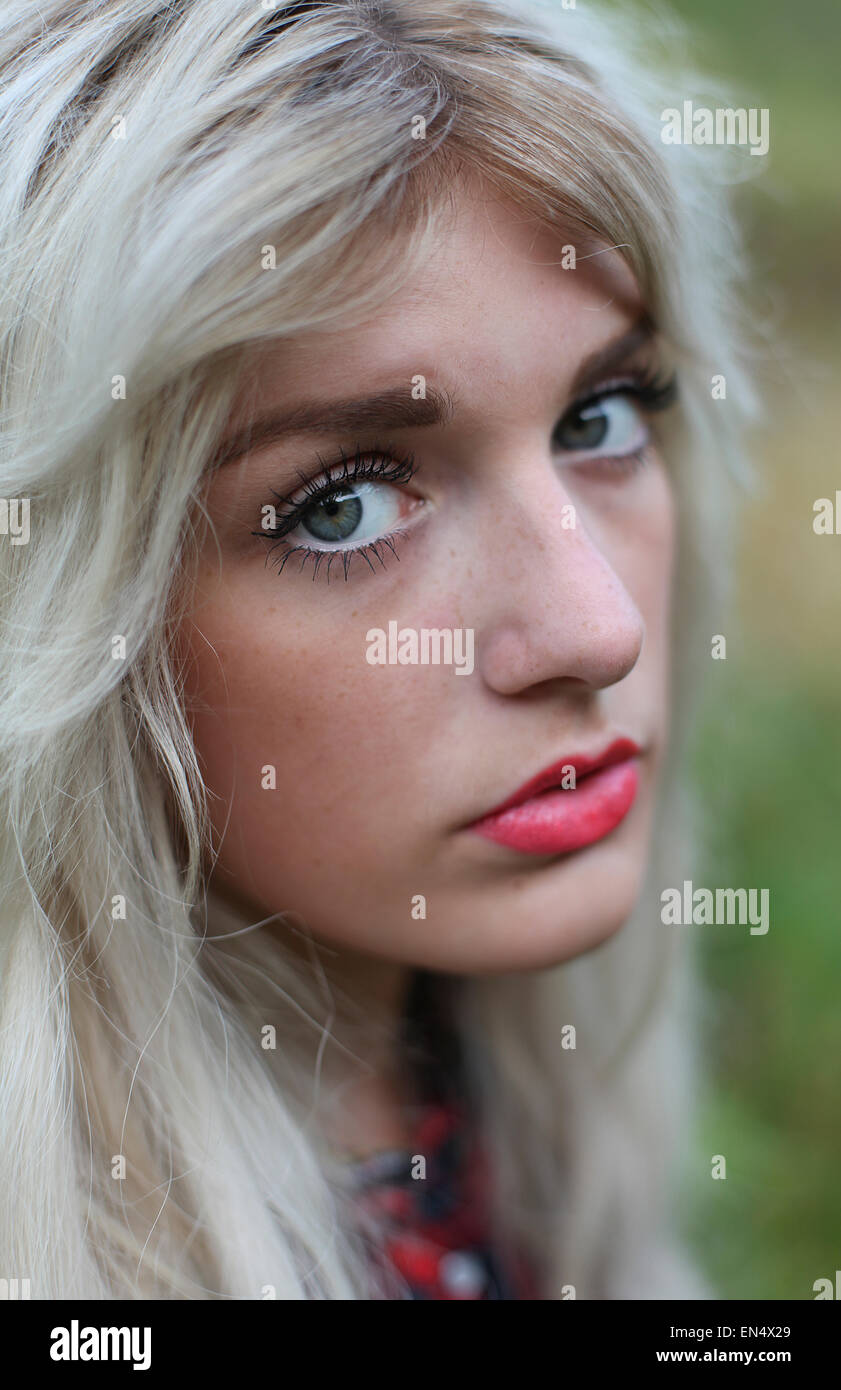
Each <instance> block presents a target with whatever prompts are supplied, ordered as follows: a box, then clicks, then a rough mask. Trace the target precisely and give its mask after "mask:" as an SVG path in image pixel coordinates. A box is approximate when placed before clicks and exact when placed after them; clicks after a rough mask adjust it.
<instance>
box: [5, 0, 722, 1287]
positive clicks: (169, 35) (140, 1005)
mask: <svg viewBox="0 0 841 1390" xmlns="http://www.w3.org/2000/svg"><path fill="white" fill-rule="evenodd" d="M587 9H588V10H589V7H587ZM631 32H635V31H630V30H629V31H628V32H624V31H619V30H617V27H616V25H615V24H611V25H606V24H605V23H604V22H603V21H597V20H595V19H594V18H593V17H592V16H591V15H590V14H589V13H588V14H586V15H585V14H584V13H583V12H579V11H578V10H577V9H576V8H566V7H565V6H564V5H562V4H560V3H554V4H546V5H543V6H541V5H535V4H532V5H529V6H527V5H526V4H524V3H520V0H516V3H514V0H468V3H464V2H463V0H311V3H290V4H287V3H283V0H277V3H274V4H266V3H263V4H262V5H261V4H258V3H257V0H168V3H163V0H95V3H92V4H90V5H87V6H84V7H81V6H79V5H78V4H76V3H75V0H74V2H73V3H70V0H40V3H39V4H38V5H37V6H33V5H31V4H29V3H24V2H23V0H7V3H6V4H5V5H4V8H3V16H2V19H0V64H2V79H3V80H2V92H3V94H2V99H1V100H2V107H0V159H1V160H2V179H0V207H1V208H2V212H0V234H1V235H2V248H1V249H0V266H2V277H3V293H2V304H3V308H2V374H1V375H0V381H2V438H3V453H2V474H0V493H2V496H3V498H4V500H5V502H6V515H7V517H8V518H9V520H10V521H11V519H12V518H14V517H17V518H22V517H23V516H24V514H25V515H26V516H27V517H28V526H29V533H28V538H27V539H26V540H24V534H23V527H22V525H21V526H19V527H18V528H17V534H13V531H14V528H13V527H12V526H11V525H10V526H9V527H8V528H7V533H6V534H5V535H0V556H2V565H3V575H4V578H3V585H2V605H3V610H2V625H0V631H2V643H3V660H2V670H0V682H2V684H0V701H1V702H2V703H1V707H0V740H2V762H0V778H2V804H3V808H4V818H5V819H4V824H3V830H2V863H1V867H0V877H1V878H2V885H3V900H2V919H1V920H0V927H1V928H2V936H0V941H2V961H1V962H0V963H1V964H2V995H0V1002H1V1004H2V1019H0V1023H1V1025H2V1032H1V1034H0V1035H1V1036H2V1052H1V1053H0V1057H1V1058H2V1125H3V1136H2V1143H0V1203H2V1219H0V1255H1V1256H2V1258H0V1272H2V1273H4V1274H6V1273H7V1272H8V1273H9V1274H12V1275H16V1276H18V1277H21V1278H29V1279H30V1288H31V1293H32V1297H34V1298H71V1297H93V1298H108V1299H110V1298H188V1299H204V1298H228V1299H230V1298H234V1299H260V1298H270V1297H277V1298H284V1299H309V1298H317V1299H354V1298H363V1299H367V1298H383V1297H385V1298H410V1297H414V1298H432V1299H459V1298H465V1299H486V1298H506V1299H510V1298H540V1299H560V1298H571V1297H577V1298H608V1299H619V1298H638V1297H643V1298H659V1297H688V1296H691V1295H694V1294H695V1293H696V1292H697V1291H699V1290H700V1289H702V1288H703V1285H702V1283H701V1281H700V1279H699V1278H698V1277H697V1276H696V1274H695V1273H694V1272H693V1271H692V1269H691V1267H690V1265H689V1263H688V1262H687V1261H686V1260H685V1259H684V1257H683V1256H682V1255H681V1254H680V1253H679V1252H678V1242H677V1241H676V1239H675V1235H674V1218H675V1212H674V1202H673V1197H674V1191H675V1182H676V1175H677V1172H678V1168H677V1160H678V1158H679V1156H680V1153H679V1150H677V1149H676V1147H675V1141H676V1140H677V1139H678V1138H680V1137H681V1135H683V1134H685V1133H686V1129H685V1123H686V1122H685V1115H684V1113H683V1110H682V1102H683V1100H684V1099H685V1096H686V1092H687V1089H688V1081H687V1076H688V1072H687V1061H686V1058H687V1055H688V1052H687V1048H686V1047H685V1041H684V1034H685V1030H686V1027H687V1018H686V1011H685V1004H686V999H687V994H686V990H685V976H686V972H685V971H684V970H683V969H682V967H681V960H682V955H683V946H682V942H681V939H680V935H679V933H678V932H677V931H676V930H675V928H673V927H667V926H664V925H663V923H662V922H661V920H660V909H659V895H660V892H661V891H662V889H663V888H664V887H666V886H668V885H671V884H674V883H680V882H681V880H682V878H683V876H684V867H685V861H684V846H685V844H686V841H687V831H686V818H685V816H683V814H682V810H681V806H682V797H681V795H680V789H679V786H678V784H677V779H676V777H675V775H674V771H673V767H674V765H675V764H676V761H677V750H678V749H679V747H680V742H681V731H682V730H683V728H684V727H685V724H686V713H687V709H688V698H687V697H688V694H689V692H690V690H691V688H692V686H693V684H694V682H695V679H696V675H697V671H698V670H700V669H702V667H703V663H704V662H705V660H707V659H708V654H709V639H710V635H711V634H712V633H714V632H715V631H716V630H717V628H716V627H714V626H713V627H710V626H709V625H706V626H705V625H704V619H703V614H704V612H705V611H706V610H705V607H704V605H705V604H707V605H708V604H709V600H710V596H712V598H713V600H715V594H716V588H715V583H714V582H713V581H717V580H718V579H719V578H720V577H721V574H722V573H723V571H724V568H725V552H726V535H725V534H723V532H724V530H725V527H724V520H725V517H726V516H727V515H728V506H727V496H728V494H727V492H726V491H725V489H726V479H727V475H728V472H729V471H730V469H731V467H732V464H733V462H734V461H735V460H736V459H737V457H738V436H737V430H736V422H737V420H738V416H739V411H740V402H744V400H745V395H746V392H745V387H744V383H743V382H742V381H741V379H740V376H739V367H738V362H737V360H736V357H735V355H734V350H733V348H732V346H731V344H732V342H733V340H734V333H733V324H732V319H733V309H732V305H733V297H732V288H731V280H732V277H733V274H734V269H735V267H736V264H737V260H736V252H735V248H734V244H733V237H732V233H731V231H730V224H729V220H728V217H727V215H726V212H725V211H724V210H723V208H722V205H721V198H720V194H719V191H718V184H719V183H720V179H719V177H718V170H717V167H715V166H714V162H713V161H712V160H711V159H710V158H709V156H710V154H711V152H710V151H706V150H704V149H701V150H700V151H696V150H695V149H693V148H692V147H691V146H671V145H667V144H665V143H663V141H662V140H661V139H660V134H659V132H660V119H659V117H660V111H661V110H662V108H664V107H668V106H669V105H673V104H675V103H674V102H672V101H670V100H669V93H670V92H671V91H673V90H674V89H675V88H674V83H673V84H672V87H670V88H669V89H667V88H666V86H665V85H663V84H662V83H661V82H660V80H659V79H658V78H656V77H655V76H652V75H651V74H648V75H646V70H645V68H644V67H643V66H642V64H641V62H640V59H639V54H638V51H637V49H636V47H635V45H636V44H637V43H639V44H641V45H642V44H643V43H644V39H642V38H640V39H637V38H635V39H634V40H633V42H632V41H631V38H630V37H629V35H630V33H631ZM677 90H678V92H679V94H682V89H681V88H680V86H679V84H678V86H677ZM699 156H700V158H699ZM712 175H714V177H711V176H712ZM714 375H725V376H726V379H727V384H728V391H727V403H726V405H723V404H722V403H721V402H718V401H716V400H714V399H713V394H712V392H711V380H712V377H713V376H714ZM712 611H715V610H714V609H713V610H712ZM693 658H694V665H693ZM673 668H674V669H673ZM675 716H676V717H675ZM670 728H671V733H670ZM689 997H690V998H691V996H689ZM693 1161H694V1160H693ZM699 1181H700V1179H699Z"/></svg>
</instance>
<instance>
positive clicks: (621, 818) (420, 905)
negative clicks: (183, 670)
mask: <svg viewBox="0 0 841 1390" xmlns="http://www.w3.org/2000/svg"><path fill="white" fill-rule="evenodd" d="M642 322H643V317H642V304H641V302H640V299H639V296H638V292H637V289H636V287H635V284H634V282H633V278H632V276H631V274H630V272H629V271H628V269H627V267H626V266H625V265H624V263H623V262H622V261H621V259H620V258H619V256H618V255H617V254H616V253H613V252H604V253H602V254H597V255H593V256H590V257H588V258H586V259H585V258H584V257H583V255H581V256H580V258H579V259H578V260H577V265H576V266H575V267H573V266H572V265H571V257H570V254H569V251H568V250H567V251H564V250H563V242H562V240H561V239H560V238H558V237H557V236H552V235H550V233H549V232H547V231H546V230H544V229H542V228H540V227H539V226H538V225H537V224H536V223H534V222H531V221H529V220H528V219H527V218H526V217H525V216H524V214H523V213H521V212H519V211H517V210H515V209H514V208H513V207H510V206H508V205H507V204H506V203H502V202H497V201H495V200H490V199H486V198H484V197H482V196H474V195H473V194H470V195H468V194H467V193H465V194H464V195H463V197H462V199H461V201H460V202H459V203H458V204H457V205H456V216H455V217H454V218H453V221H452V225H451V227H450V229H449V231H448V232H447V233H446V234H445V235H443V236H442V237H441V238H440V239H439V240H438V242H437V243H436V246H435V250H434V253H433V254H432V256H431V259H430V260H429V261H428V263H427V264H426V266H425V267H424V269H423V271H422V272H421V273H419V274H418V275H417V276H416V278H415V279H413V281H412V282H411V283H410V284H408V285H407V286H406V287H405V288H404V289H402V290H401V291H400V292H399V293H398V294H397V295H395V296H394V297H393V298H392V299H391V300H390V301H389V302H388V303H387V305H386V307H385V308H384V309H383V310H382V311H381V312H377V313H376V314H375V315H374V316H372V317H371V318H370V319H368V320H367V321H365V322H360V323H356V324H355V325H353V326H351V327H342V328H337V329H335V331H334V330H333V329H332V328H331V330H330V331H329V332H325V331H322V332H320V333H314V332H313V333H309V334H307V335H304V336H300V337H298V338H296V339H295V341H294V342H290V341H288V342H285V343H281V344H280V345H279V346H273V347H270V348H265V347H264V348H261V349H260V351H259V354H257V353H256V352H255V355H254V357H253V361H252V369H251V370H250V372H249V373H248V375H247V377H246V381H247V390H246V391H245V392H244V393H243V395H242V397H241V398H240V399H239V401H238V403H237V407H236V410H235V412H234V415H233V417H232V419H231V428H230V432H229V436H228V438H229V439H230V442H231V448H230V451H229V453H230V457H229V459H228V461H227V462H226V463H224V465H223V466H222V467H221V468H220V469H219V470H218V471H217V472H216V473H215V475H214V476H213V478H212V481H211V483H210V486H209V490H208V493H207V503H206V505H207V510H208V514H209V517H210V519H211V521H212V523H213V530H214V532H215V534H214V535H208V538H207V541H206V543H205V544H204V547H203V550H202V552H201V554H200V561H199V571H198V577H197V584H196V588H195V594H194V598H193V601H192V607H191V610H190V613H189V617H188V621H187V624H186V626H185V630H184V631H185V636H186V639H187V641H188V644H189V649H190V651H191V654H192V658H193V660H192V663H191V668H190V672H189V678H188V697H189V704H190V708H191V711H192V722H193V727H194V733H195V740H196V744H197V748H198V751H199V755H200V758H201V760H202V763H203V768H204V771H205V775H206V779H207V783H208V786H209V788H210V790H211V792H212V793H213V794H214V796H213V799H212V806H213V819H214V826H215V830H216V835H217V843H218V844H219V846H220V856H219V861H218V865H217V867H216V870H215V874H214V883H215V886H216V888H217V889H219V890H221V891H222V892H223V893H224V894H225V895H226V896H229V897H233V898H234V899H236V900H237V902H238V903H240V904H242V905H243V906H244V907H245V908H246V910H247V911H248V912H249V913H250V914H251V917H252V920H257V919H263V918H266V917H268V916H270V915H271V914H274V913H280V912H290V913H295V914H297V915H298V916H299V917H300V918H301V919H303V922H304V924H305V925H306V928H307V929H308V931H309V932H311V933H312V935H313V936H314V937H315V938H316V939H320V940H322V941H324V942H326V943H329V944H330V945H332V946H333V947H338V948H340V950H341V948H344V949H345V950H346V951H348V952H350V953H361V954H362V956H363V957H364V958H369V957H371V956H373V957H376V958H379V960H380V961H386V962H393V963H402V964H409V965H414V966H425V967H427V968H430V969H439V970H445V971H456V972H466V973H483V972H497V971H510V970H518V969H532V968H538V967H541V966H546V965H550V964H553V963H555V962H559V961H562V960H565V959H567V958H569V957H572V956H575V955H578V954H579V953H581V952H583V951H586V950H588V949H590V948H592V947H594V946H596V945H598V944H599V943H600V942H601V941H603V940H604V939H605V938H607V937H608V936H609V935H610V934H611V933H612V932H615V931H616V930H617V928H618V927H619V926H620V925H621V924H622V922H623V921H624V920H625V919H626V918H627V916H628V914H629V912H630V911H631V908H632V906H633V904H634V900H635V896H636V894H637V892H638V888H639V885H640V879H641V875H642V872H643V869H644V864H645V859H646V854H647V845H648V837H649V830H650V825H651V817H652V805H653V798H654V792H655V776H656V771H657V767H658V763H659V761H660V757H661V753H662V749H663V741H664V735H665V725H666V709H667V649H668V623H669V590H670V576H671V570H672V559H673V522H674V517H673V503H672V496H671V489H670V484H669V480H668V477H667V473H666V470H665V468H664V465H663V463H662V462H661V460H660V458H659V456H658V453H657V449H656V445H654V444H653V443H652V442H651V439H650V419H649V415H648V413H647V408H646V406H645V405H643V404H641V403H640V402H639V401H638V399H637V398H636V397H635V395H634V394H633V393H634V390H635V389H636V388H637V387H638V386H639V384H640V382H643V383H645V382H648V383H649V385H650V381H651V377H652V375H653V373H654V371H655V370H656V365H657V364H656V363H654V362H653V358H652V349H651V344H650V343H649V341H648V340H647V337H646V333H645V329H644V328H642V327H641V324H642ZM594 398H595V399H594ZM585 401H586V402H590V404H588V405H586V406H584V407H583V408H582V405H581V403H582V402H585ZM272 417H274V424H273V425H271V426H269V425H266V422H267V421H269V420H271V419H272ZM281 417H284V418H283V419H281ZM264 425H265V426H266V427H265V428H264ZM249 430H250V432H251V446H250V451H249V452H238V451H239V450H244V449H245V448H247V447H248V446H247V433H248V431H249ZM410 456H411V458H412V459H413V461H414V471H412V469H411V467H410V465H409V464H408V463H407V462H406V460H407V459H408V458H409V457H410ZM343 457H344V460H345V461H344V463H342V459H343ZM322 464H323V465H325V467H322ZM334 464H335V465H336V466H335V467H333V465H334ZM325 468H326V472H325ZM328 479H329V480H330V482H331V484H332V486H333V492H332V494H331V495H326V496H325V495H324V486H325V484H326V482H327V480H328ZM337 479H338V480H339V481H338V485H337V481H336V480H337ZM272 508H274V511H272ZM255 532H256V533H258V534H256V535H255V534H254V533H255ZM424 630H426V632H427V634H429V633H430V632H431V631H432V630H435V633H437V634H438V635H433V636H432V637H430V636H428V635H427V637H426V639H424ZM378 632H379V633H381V634H382V637H380V636H379V635H378ZM450 644H452V646H450ZM435 656H438V657H439V660H438V662H437V663H436V661H435V659H434V658H435ZM635 750H638V751H635ZM271 769H275V770H276V773H275V775H274V777H273V775H272V771H271ZM542 773H545V776H542V777H540V778H539V779H538V780H537V781H535V780H534V779H535V778H536V777H537V775H538V774H542ZM511 802H515V803H517V804H516V805H508V803H511ZM500 808H503V809H500ZM506 808H507V809H506ZM491 812H494V813H495V814H493V815H491V816H490V817H489V813H491Z"/></svg>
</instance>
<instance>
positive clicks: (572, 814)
mask: <svg viewBox="0 0 841 1390" xmlns="http://www.w3.org/2000/svg"><path fill="white" fill-rule="evenodd" d="M638 785H639V772H638V768H637V761H636V759H635V758H628V759H627V760H626V761H625V762H622V763H614V765H613V766H612V767H606V768H603V769H602V770H601V771H598V772H590V773H588V774H587V776H586V777H583V778H582V779H581V780H580V782H579V783H578V786H577V787H568V788H557V789H554V790H552V791H547V792H542V793H541V795H540V796H533V797H531V798H530V799H529V800H528V801H524V802H522V804H521V805H520V806H512V807H510V809H509V810H507V811H500V812H498V813H497V814H496V815H493V816H485V817H484V818H483V819H482V820H480V821H476V823H475V825H473V826H471V829H472V830H475V831H476V833H477V834H478V835H483V836H484V837H485V839H487V840H494V841H495V842H496V843H497V844H498V845H507V846H508V848H509V849H516V850H519V851H520V853H521V854H569V853H570V852H571V851H572V850H576V849H583V848H584V846H585V845H592V844H595V842H596V841H597V840H603V839H604V837H605V836H606V835H609V834H610V832H611V831H612V830H615V829H616V827H617V825H619V824H621V822H622V821H623V820H624V819H625V817H626V816H627V814H628V812H629V811H630V809H631V807H632V806H633V804H634V799H635V797H636V794H637V787H638Z"/></svg>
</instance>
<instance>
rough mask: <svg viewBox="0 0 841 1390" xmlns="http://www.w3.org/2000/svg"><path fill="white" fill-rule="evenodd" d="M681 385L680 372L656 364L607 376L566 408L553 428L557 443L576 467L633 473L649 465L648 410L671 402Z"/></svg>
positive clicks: (568, 462) (597, 471) (612, 473)
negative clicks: (664, 372) (663, 372)
mask: <svg viewBox="0 0 841 1390" xmlns="http://www.w3.org/2000/svg"><path fill="white" fill-rule="evenodd" d="M676 389H677V379H676V377H675V376H671V377H664V376H658V375H657V374H656V372H654V371H653V370H652V369H649V370H648V372H645V371H642V372H636V373H633V374H629V375H627V376H626V377H624V378H617V379H616V380H613V381H606V382H603V383H602V384H601V385H600V386H599V387H598V388H597V389H595V390H592V391H589V392H588V393H587V394H586V395H585V396H582V397H579V399H578V400H577V401H574V402H573V403H572V405H570V406H569V407H568V408H567V410H566V411H565V412H564V414H563V415H562V416H561V418H560V420H559V421H558V423H557V425H556V426H555V429H554V431H553V434H552V445H553V448H554V449H555V450H556V452H557V455H558V457H560V458H562V459H563V460H564V466H565V467H571V468H574V469H575V470H576V472H579V473H584V474H587V475H589V476H593V477H598V476H601V477H610V478H613V479H615V480H617V481H618V480H619V479H620V478H621V477H622V476H625V477H628V476H630V475H631V474H632V473H634V472H636V471H638V469H639V468H641V467H644V466H645V462H646V449H647V446H648V444H649V442H650V439H651V435H650V430H649V427H648V425H647V423H646V420H645V416H647V415H650V414H652V413H653V412H654V411H657V410H665V409H666V408H667V407H668V406H670V405H671V404H672V402H673V401H674V399H675V396H676ZM617 436H618V437H617Z"/></svg>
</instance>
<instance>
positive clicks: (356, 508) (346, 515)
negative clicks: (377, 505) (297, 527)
mask: <svg viewBox="0 0 841 1390" xmlns="http://www.w3.org/2000/svg"><path fill="white" fill-rule="evenodd" d="M361 519H362V503H361V501H360V499H359V498H358V497H357V496H356V495H355V494H354V493H352V492H334V493H331V494H330V496H329V497H324V498H322V499H321V501H320V502H315V503H313V505H312V506H311V507H308V508H307V511H306V514H305V516H304V517H303V518H302V524H303V526H304V527H305V528H306V530H307V531H309V533H310V535H311V536H315V537H316V539H317V540H320V541H344V540H347V539H348V537H349V536H352V535H353V533H354V531H355V530H356V528H357V526H358V525H359V522H360V521H361Z"/></svg>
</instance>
